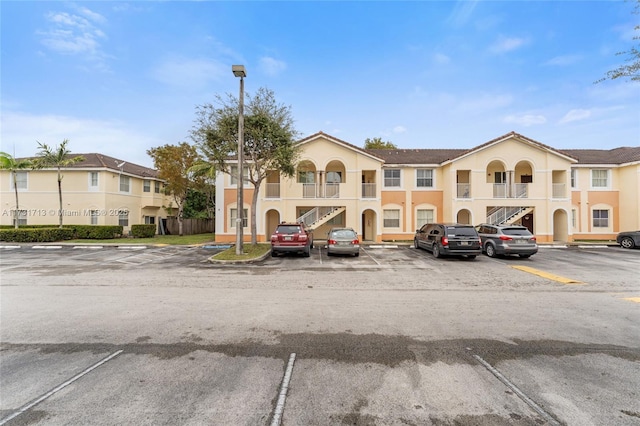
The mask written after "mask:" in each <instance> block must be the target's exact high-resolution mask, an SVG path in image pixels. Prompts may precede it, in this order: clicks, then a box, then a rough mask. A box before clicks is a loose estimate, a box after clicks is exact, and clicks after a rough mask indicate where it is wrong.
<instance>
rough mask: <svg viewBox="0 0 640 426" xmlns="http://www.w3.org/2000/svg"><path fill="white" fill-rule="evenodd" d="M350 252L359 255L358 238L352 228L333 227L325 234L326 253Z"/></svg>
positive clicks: (329, 254)
mask: <svg viewBox="0 0 640 426" xmlns="http://www.w3.org/2000/svg"><path fill="white" fill-rule="evenodd" d="M334 254H351V255H353V256H360V240H359V239H358V234H357V233H356V231H354V230H353V229H352V228H333V229H331V231H329V233H328V234H327V255H328V256H332V255H334Z"/></svg>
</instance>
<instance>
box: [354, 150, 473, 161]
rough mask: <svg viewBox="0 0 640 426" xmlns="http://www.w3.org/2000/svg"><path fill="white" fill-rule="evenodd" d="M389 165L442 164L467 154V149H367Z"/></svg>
mask: <svg viewBox="0 0 640 426" xmlns="http://www.w3.org/2000/svg"><path fill="white" fill-rule="evenodd" d="M365 151H366V152H369V153H371V154H372V155H375V156H376V157H380V158H382V159H383V160H384V162H385V163H389V164H440V163H444V162H445V161H447V160H452V159H454V158H456V157H459V156H461V155H462V154H464V153H466V152H467V151H468V150H467V149H366V150H365Z"/></svg>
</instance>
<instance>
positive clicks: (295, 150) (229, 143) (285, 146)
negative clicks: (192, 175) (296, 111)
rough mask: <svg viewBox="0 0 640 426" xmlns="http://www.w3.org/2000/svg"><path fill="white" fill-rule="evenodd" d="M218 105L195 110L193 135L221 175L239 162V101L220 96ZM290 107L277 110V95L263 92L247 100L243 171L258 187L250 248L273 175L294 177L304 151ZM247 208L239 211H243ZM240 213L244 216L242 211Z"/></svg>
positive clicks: (253, 209) (266, 90) (228, 95)
mask: <svg viewBox="0 0 640 426" xmlns="http://www.w3.org/2000/svg"><path fill="white" fill-rule="evenodd" d="M216 99H217V105H213V104H204V105H201V106H198V107H197V108H196V120H195V125H194V128H193V129H192V132H191V137H192V139H193V141H194V142H195V143H196V144H197V145H198V148H199V149H200V151H201V152H202V154H203V157H204V158H206V159H207V161H209V162H210V163H211V164H212V165H213V166H214V167H215V169H216V170H217V171H219V172H223V173H228V174H230V173H231V172H232V166H236V167H237V165H236V164H234V163H231V162H229V160H230V159H231V158H233V157H237V150H238V108H239V100H238V99H237V98H236V97H234V96H233V95H230V94H227V96H226V97H224V98H223V97H221V96H220V95H218V96H216ZM297 137H298V132H297V131H296V130H295V129H294V126H293V118H292V117H291V107H289V106H285V105H282V104H278V103H277V101H276V98H275V94H274V93H273V91H271V90H269V89H266V88H260V89H258V91H257V92H256V94H255V95H254V96H252V95H250V94H247V102H246V105H245V110H244V146H243V156H244V160H245V161H244V163H245V164H244V165H245V167H247V168H248V169H249V177H248V181H249V182H251V184H252V185H253V187H254V191H253V199H252V200H251V244H257V231H256V206H257V203H258V193H259V190H260V185H261V184H262V182H263V181H264V179H265V178H266V177H267V174H268V173H269V171H271V170H278V171H280V173H281V175H283V176H286V177H292V176H294V174H295V168H296V163H297V161H298V158H299V153H300V149H299V147H298V146H297V145H296V143H295V139H296V138H297ZM241 208H242V206H238V210H239V209H241ZM239 211H240V210H239Z"/></svg>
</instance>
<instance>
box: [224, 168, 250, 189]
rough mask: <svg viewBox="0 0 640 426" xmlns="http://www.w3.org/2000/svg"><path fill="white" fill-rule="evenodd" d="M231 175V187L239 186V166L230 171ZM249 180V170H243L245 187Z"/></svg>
mask: <svg viewBox="0 0 640 426" xmlns="http://www.w3.org/2000/svg"><path fill="white" fill-rule="evenodd" d="M229 172H230V173H229V174H230V175H231V186H234V185H235V186H238V166H231V168H230V169H229ZM248 180H249V168H248V167H243V168H242V184H243V186H244V185H246V184H247V182H248Z"/></svg>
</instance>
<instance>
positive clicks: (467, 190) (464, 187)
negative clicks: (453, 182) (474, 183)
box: [457, 183, 471, 198]
mask: <svg viewBox="0 0 640 426" xmlns="http://www.w3.org/2000/svg"><path fill="white" fill-rule="evenodd" d="M457 198H471V184H469V183H459V184H458V192H457Z"/></svg>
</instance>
